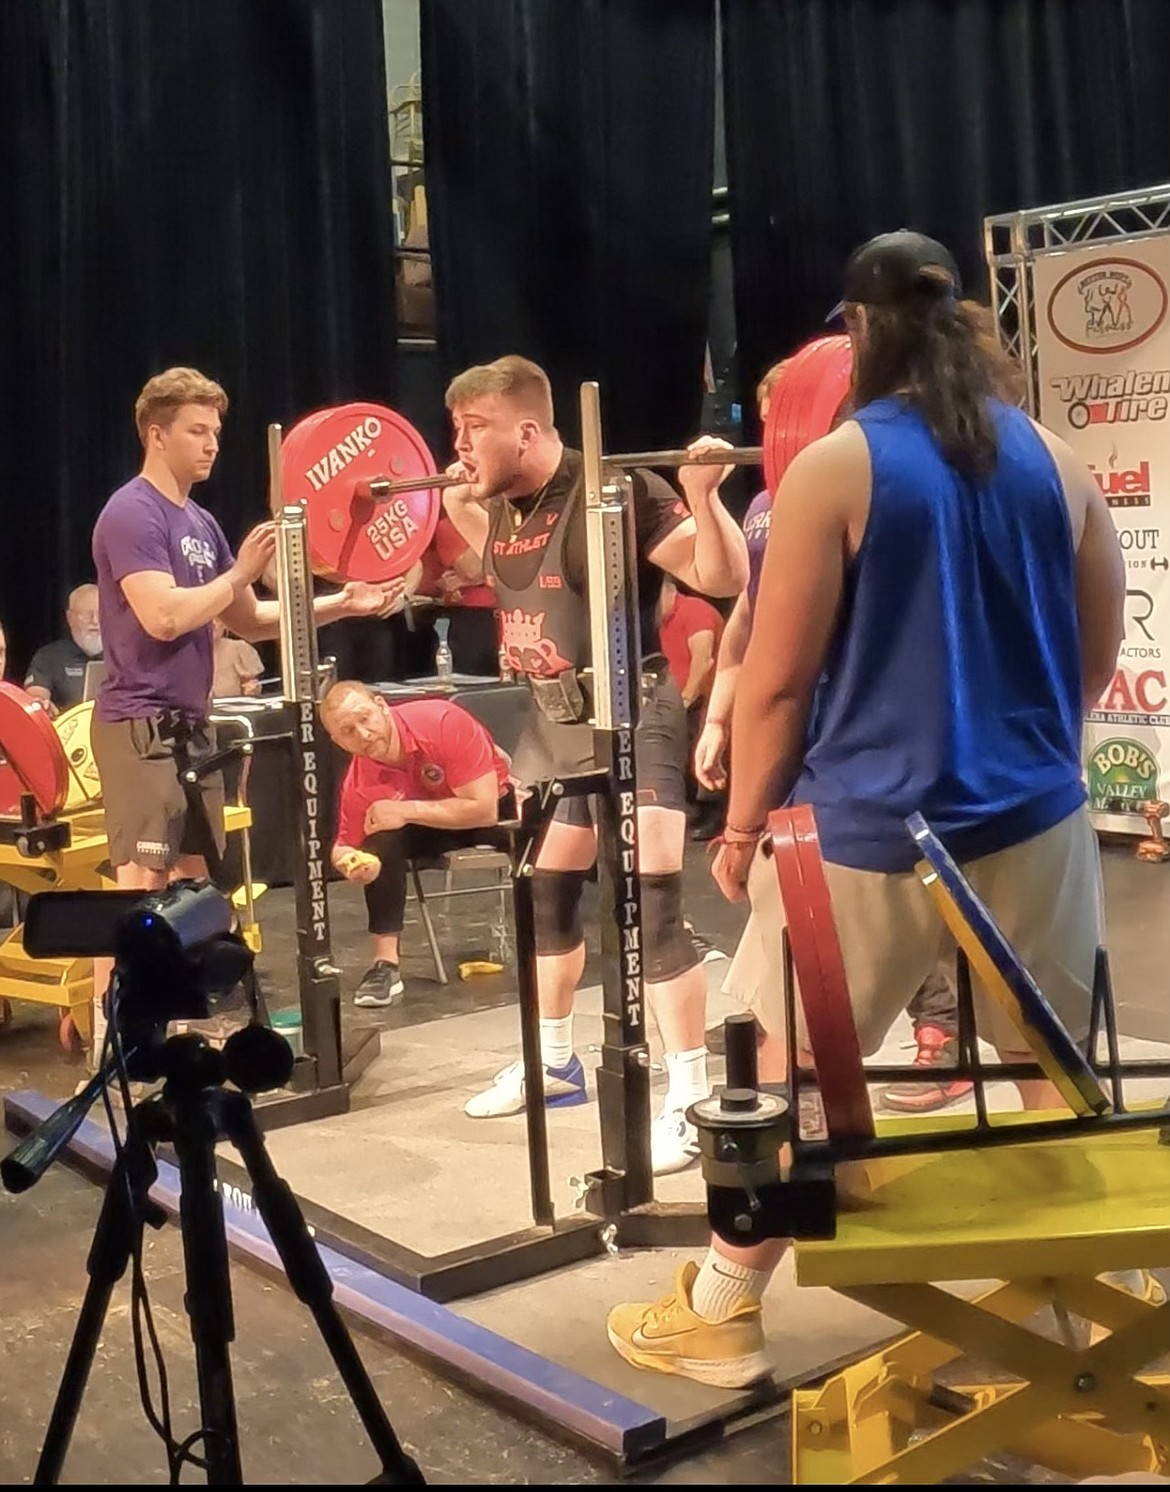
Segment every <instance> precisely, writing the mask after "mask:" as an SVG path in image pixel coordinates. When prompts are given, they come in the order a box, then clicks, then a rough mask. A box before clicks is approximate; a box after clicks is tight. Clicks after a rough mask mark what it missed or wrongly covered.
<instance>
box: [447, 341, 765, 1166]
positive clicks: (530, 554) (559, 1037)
mask: <svg viewBox="0 0 1170 1492" xmlns="http://www.w3.org/2000/svg"><path fill="white" fill-rule="evenodd" d="M447 406H448V408H449V409H450V410H451V413H452V419H453V421H454V426H455V437H456V438H455V450H456V454H457V456H458V460H457V461H456V463H455V464H454V465H453V466H452V467H450V468H448V474H449V475H453V476H463V477H466V479H467V481H466V485H459V486H454V487H450V488H448V489H447V490H446V491H445V492H444V494H443V503H444V506H445V508H446V510H447V513H448V516H449V517H450V519H451V521H452V522H453V523H454V524H455V526H456V528H457V529H458V530H459V532H460V533H461V534H462V535H463V537H464V539H465V540H466V541H467V544H468V546H469V548H471V549H472V550H473V551H474V552H475V553H476V554H479V555H481V556H482V557H483V566H484V572H485V574H486V575H488V576H490V578H491V580H492V583H493V584H494V585H495V588H496V593H497V602H498V605H499V609H500V618H501V634H502V638H503V645H504V647H505V649H506V651H507V654H508V659H509V661H510V663H511V665H512V668H513V669H514V670H515V671H516V673H517V674H520V675H525V676H527V677H528V678H529V680H530V682H532V685H533V690H534V698H536V699H538V700H540V699H546V698H547V699H551V698H552V696H553V695H556V694H558V692H559V690H560V686H561V685H563V686H564V688H565V691H566V692H567V694H571V691H572V687H573V685H574V683H575V681H576V679H577V675H578V673H579V672H580V670H582V669H585V668H587V667H588V666H589V607H588V597H587V583H586V582H587V577H586V564H585V524H584V501H583V494H582V480H581V457H580V455H579V454H578V453H577V452H575V451H568V450H566V449H565V447H564V445H563V443H562V441H561V438H560V436H559V435H558V434H557V430H556V426H555V424H554V422H553V407H552V395H551V392H550V389H549V383H548V379H547V377H546V376H545V374H544V372H543V371H542V370H541V369H540V368H538V367H537V366H536V365H535V364H534V363H529V362H527V361H526V360H525V359H523V358H518V357H506V358H500V359H499V360H498V361H497V362H495V363H491V364H488V365H487V366H486V367H480V368H471V369H469V370H468V371H467V372H466V373H463V374H461V375H460V376H459V377H458V378H456V379H455V380H454V382H453V383H452V384H451V386H450V388H449V389H448V391H447ZM723 444H725V443H724V442H716V441H711V440H703V441H700V442H696V445H695V447H694V449H695V450H696V452H697V451H698V450H700V449H709V448H713V447H718V446H720V445H723ZM726 470H727V468H723V467H719V466H710V465H709V466H690V467H683V468H681V469H680V472H679V481H680V486H681V488H682V499H680V497H679V494H678V493H677V492H676V491H675V490H674V489H673V488H672V487H671V486H670V485H669V484H668V483H667V482H665V481H664V480H663V479H662V478H661V477H658V476H655V475H654V474H652V473H650V472H638V473H635V502H636V508H635V514H636V527H637V534H638V585H639V605H640V608H641V612H642V642H643V657H644V659H645V660H646V668H647V671H651V672H654V671H656V667H655V663H656V655H657V654H658V651H659V649H658V638H657V629H656V625H655V622H654V611H655V608H656V605H657V600H658V594H659V591H660V590H661V585H662V574H663V572H665V573H667V574H670V575H673V576H674V577H675V578H676V579H678V580H681V581H682V582H683V583H684V584H686V585H688V586H690V587H691V588H692V589H694V590H698V591H701V592H703V593H705V594H706V595H710V596H732V595H737V594H738V593H739V591H740V590H742V589H743V587H744V585H745V584H746V582H747V549H746V546H745V543H744V539H743V535H742V533H741V532H740V529H739V526H738V524H736V522H735V521H734V519H733V518H732V517H731V515H730V514H729V513H728V512H727V511H726V510H725V509H724V507H723V504H722V502H721V501H720V499H719V484H720V482H721V481H722V480H723V477H724V476H725V474H726ZM534 715H535V717H536V718H535V724H534V727H533V730H532V731H531V732H530V733H529V737H528V739H526V740H524V741H522V742H521V745H520V747H519V748H518V750H517V753H516V757H515V764H516V771H517V775H518V776H520V777H521V780H527V781H535V780H537V779H538V778H539V777H541V776H548V775H550V773H551V772H552V771H554V770H555V771H572V770H576V771H583V770H586V769H587V768H588V766H589V765H590V764H591V762H590V756H589V753H591V748H592V733H591V731H590V729H589V727H588V725H585V724H571V723H563V720H562V722H560V723H555V724H553V723H550V721H549V719H548V718H546V717H545V716H542V715H540V714H538V713H537V712H536V711H534ZM676 717H677V718H676ZM572 718H574V717H573V716H572V715H569V716H568V719H570V720H571V719H572ZM577 718H580V717H579V716H578V717H577ZM685 731H686V722H685V716H684V715H683V712H682V709H681V705H680V704H679V702H678V697H677V691H674V689H673V685H669V684H666V683H664V684H663V685H662V686H661V687H660V689H659V697H658V699H657V700H655V702H654V704H653V705H652V706H651V707H650V709H649V710H648V711H647V712H646V714H645V715H644V717H643V719H642V722H641V723H640V725H639V728H638V733H637V737H636V740H637V744H638V780H639V788H640V791H639V804H638V845H639V850H638V853H639V872H640V876H641V880H642V897H643V924H644V926H643V932H644V937H645V941H646V985H647V995H648V1000H649V1004H650V1007H651V1009H652V1011H653V1012H654V1016H655V1019H656V1020H657V1022H658V1027H659V1031H660V1032H661V1034H662V1040H663V1045H664V1046H665V1048H666V1063H667V1070H668V1073H669V1086H668V1090H667V1094H666V1099H665V1103H664V1106H663V1110H662V1112H661V1113H660V1114H659V1115H658V1117H657V1118H656V1119H655V1121H654V1127H653V1132H652V1151H653V1161H654V1170H655V1172H656V1174H659V1175H662V1174H664V1173H666V1172H667V1171H674V1170H681V1169H682V1168H683V1167H684V1166H686V1165H688V1164H689V1163H690V1161H691V1159H693V1158H694V1156H695V1155H696V1154H697V1144H696V1142H695V1135H694V1132H693V1130H692V1129H691V1128H690V1126H689V1125H687V1123H686V1120H685V1118H684V1117H683V1116H684V1111H685V1110H686V1108H687V1107H688V1106H689V1105H690V1104H691V1103H693V1102H694V1101H695V1100H696V1099H697V1098H700V1097H703V1096H705V1095H706V1094H707V1092H708V1084H707V1073H706V1047H705V1024H706V1022H705V1017H706V979H705V976H704V974H703V971H702V967H701V966H700V965H699V963H698V957H697V954H696V952H695V949H694V945H693V942H692V941H691V939H690V936H689V934H688V933H687V931H686V929H685V926H684V924H683V919H682V910H681V873H682V863H683V849H684V845H685V840H686V814H685V802H684V796H683V792H682V786H683V770H684V768H685V753H686V735H685ZM583 753H584V755H583ZM675 784H677V787H676V786H675ZM573 801H574V803H575V804H578V805H581V806H584V800H581V799H577V800H573ZM565 806H566V808H567V807H568V805H565ZM596 855H597V842H596V836H595V832H594V829H593V824H592V820H591V818H589V817H588V814H587V810H586V814H585V816H584V817H582V815H581V813H580V811H578V812H577V813H576V814H570V813H566V814H561V813H560V812H558V815H557V817H556V818H555V819H554V820H553V822H552V823H551V824H550V825H549V828H548V832H547V834H546V836H545V839H544V843H543V845H542V846H541V850H540V855H539V858H538V859H537V863H536V875H535V877H534V878H533V895H534V899H535V901H536V904H537V906H536V912H537V916H536V921H537V940H536V943H537V954H538V957H537V978H538V985H539V992H540V1016H541V1021H540V1029H541V1051H542V1055H543V1058H544V1063H545V1094H546V1100H547V1102H548V1103H549V1105H550V1106H560V1105H567V1104H573V1103H580V1102H583V1101H584V1096H585V1080H584V1074H583V1071H582V1068H581V1064H580V1061H579V1060H578V1059H577V1057H576V1056H575V1055H574V1052H573V1039H572V1034H571V1033H572V1016H573V1000H574V994H575V992H576V988H577V984H578V981H579V980H580V978H581V974H582V971H583V969H584V966H585V943H584V936H583V931H582V924H581V916H580V898H581V892H582V889H583V880H584V872H587V871H588V870H589V869H590V868H591V866H592V865H593V862H594V859H595V858H596ZM523 1106H524V1089H523V1069H522V1067H521V1065H520V1064H519V1063H515V1064H513V1066H512V1067H510V1068H507V1069H505V1071H504V1072H503V1073H501V1074H500V1075H499V1077H498V1078H497V1079H496V1082H495V1083H494V1084H493V1085H492V1087H491V1088H490V1089H489V1090H488V1091H487V1092H485V1093H483V1094H479V1095H477V1096H476V1097H475V1098H473V1099H472V1100H471V1101H470V1102H469V1103H468V1105H467V1112H468V1113H469V1114H471V1115H472V1116H473V1117H475V1118H491V1117H496V1116H497V1115H501V1114H512V1113H518V1112H520V1110H521V1109H522V1108H523Z"/></svg>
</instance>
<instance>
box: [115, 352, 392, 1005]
mask: <svg viewBox="0 0 1170 1492" xmlns="http://www.w3.org/2000/svg"><path fill="white" fill-rule="evenodd" d="M227 403H228V401H227V395H226V394H225V393H224V391H223V389H222V388H221V387H220V386H219V384H217V383H214V382H213V381H212V380H211V379H209V378H206V377H204V375H203V374H202V373H198V372H196V371H195V370H194V369H193V368H171V369H168V371H167V372H165V373H160V374H158V375H157V376H156V377H154V378H152V379H151V380H150V381H149V383H147V385H146V387H145V388H144V389H143V390H142V393H141V394H140V395H139V396H138V401H137V403H136V404H135V407H134V418H135V423H136V424H137V427H138V433H139V436H140V437H141V440H142V445H143V449H144V452H145V455H144V458H143V463H142V471H141V472H140V473H139V475H138V476H137V477H135V478H133V480H131V481H129V482H127V483H126V484H125V486H123V487H119V489H118V490H117V492H115V493H114V494H113V496H112V497H111V498H110V499H109V501H108V502H107V503H106V505H105V507H104V508H103V509H102V511H101V514H100V515H99V517H98V520H97V524H96V525H95V527H94V531H93V557H94V563H95V565H96V567H97V582H98V611H99V616H100V623H101V632H102V639H103V643H104V647H105V663H106V677H105V681H104V683H103V684H102V687H101V691H100V693H99V695H98V699H97V703H96V706H95V708H94V722H93V735H92V744H93V753H94V760H95V762H96V764H97V768H98V772H99V774H100V776H101V783H102V800H103V806H104V809H105V817H106V832H107V835H108V837H109V846H110V863H111V865H112V866H113V867H114V873H115V877H116V880H117V883H118V885H119V886H122V887H126V888H127V889H131V890H140V891H156V890H159V889H160V888H161V887H163V886H165V885H166V884H167V882H168V880H175V879H178V878H179V877H183V876H196V877H202V876H206V874H207V864H206V860H205V859H204V855H203V851H204V850H205V849H208V848H210V845H209V844H208V842H207V840H206V838H205V837H204V835H205V830H204V829H203V826H202V825H201V824H200V823H196V822H192V821H191V820H192V819H193V818H195V817H197V816H195V815H190V816H189V814H188V810H187V800H186V798H185V796H184V793H183V790H182V787H181V785H180V782H179V778H178V773H177V771H176V766H175V758H174V738H175V734H176V731H179V732H181V733H182V735H183V737H184V739H185V740H186V743H187V751H188V754H189V756H190V758H191V762H192V764H193V765H194V766H196V767H197V766H198V765H199V763H200V761H202V760H205V759H206V758H207V757H208V756H209V755H210V754H211V753H212V752H213V751H214V750H215V738H214V731H213V729H212V727H211V726H210V725H209V723H208V719H207V716H208V707H209V700H210V697H211V684H212V675H213V643H212V633H211V623H212V621H213V620H214V619H215V618H217V617H222V618H223V620H224V622H225V624H226V625H227V626H228V627H229V628H230V629H231V630H232V631H233V632H235V633H237V634H238V635H239V636H241V637H245V638H248V639H249V640H252V641H256V640H259V639H261V638H265V637H275V636H276V635H277V634H278V632H279V612H278V609H277V603H276V602H275V601H260V600H258V599H257V597H256V593H255V591H254V590H253V589H252V584H253V582H254V581H255V580H257V579H258V578H259V577H260V575H261V574H262V572H263V571H264V570H265V568H266V567H267V566H268V565H269V563H270V562H271V560H272V558H273V555H274V551H275V545H276V536H275V530H274V527H273V525H272V524H271V523H261V524H260V525H259V526H258V527H257V528H254V529H253V530H252V532H251V533H250V534H248V536H247V537H246V538H245V539H244V542H243V543H242V544H241V546H240V552H239V554H238V556H236V557H234V558H233V556H232V552H231V549H230V547H229V545H228V542H227V540H226V539H225V538H224V534H223V530H222V529H221V528H220V526H219V524H218V523H217V522H216V520H215V519H214V518H213V517H212V516H211V514H210V513H208V512H207V511H206V509H204V508H202V507H200V506H199V504H198V503H197V502H195V501H194V500H193V499H192V497H191V489H192V488H193V487H194V486H195V485H196V484H197V483H198V482H204V481H206V480H207V478H208V477H209V476H210V475H211V469H212V467H213V466H214V465H215V458H216V456H217V454H218V451H219V434H220V423H221V420H222V418H223V416H224V414H225V413H226V411H227ZM401 589H402V587H401V582H398V581H395V582H393V583H392V584H390V585H385V586H381V585H366V584H364V583H362V582H354V581H351V582H350V583H349V584H347V585H346V586H345V587H344V588H343V589H342V590H340V591H337V592H334V593H333V594H332V595H328V596H318V597H317V598H316V600H315V601H314V603H313V604H314V612H315V616H316V620H317V622H318V624H320V623H322V622H328V621H336V620H337V619H338V618H340V617H345V616H385V615H388V614H389V612H390V611H392V610H393V609H394V608H395V606H396V605H397V604H399V602H400V595H401ZM200 787H201V790H202V796H203V801H204V803H205V805H206V807H207V809H208V814H207V817H208V819H209V821H210V829H211V834H212V837H213V839H214V841H215V843H216V845H217V847H218V848H219V849H221V850H222V848H223V779H222V777H221V775H220V773H219V772H212V773H209V774H208V775H207V776H205V777H203V778H202V779H201V782H200ZM102 962H104V961H102ZM101 972H102V970H101V967H100V964H99V967H98V968H95V983H94V987H95V989H98V990H101V989H104V982H102V981H101V980H100V978H99V976H100V974H101Z"/></svg>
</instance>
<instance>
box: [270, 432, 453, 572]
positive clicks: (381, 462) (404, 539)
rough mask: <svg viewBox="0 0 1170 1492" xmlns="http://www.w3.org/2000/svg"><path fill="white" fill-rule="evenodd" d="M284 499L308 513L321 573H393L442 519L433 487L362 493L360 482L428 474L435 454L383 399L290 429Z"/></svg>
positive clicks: (418, 553)
mask: <svg viewBox="0 0 1170 1492" xmlns="http://www.w3.org/2000/svg"><path fill="white" fill-rule="evenodd" d="M281 471H282V477H283V482H284V500H285V502H290V503H291V502H303V503H304V504H305V505H306V507H307V509H308V515H309V522H308V539H309V557H310V561H311V563H312V566H313V569H314V570H316V571H317V572H318V573H320V574H327V575H334V576H338V577H340V578H341V579H344V580H370V581H382V580H393V579H395V578H396V577H397V576H399V575H405V574H406V572H407V571H408V570H409V569H410V568H411V567H412V566H413V565H415V564H416V563H417V562H418V561H419V560H420V559H421V558H422V556H423V553H424V551H425V550H426V548H427V545H428V544H429V543H430V542H431V538H432V537H433V535H434V532H435V525H436V524H437V523H438V521H439V512H440V509H441V506H442V504H441V502H440V500H439V496H438V493H437V492H436V491H435V489H434V488H433V487H420V488H418V489H417V490H416V491H413V492H401V493H397V494H396V495H395V496H394V497H391V498H386V499H373V498H369V497H364V498H363V497H358V496H356V495H355V488H356V486H357V484H358V483H363V484H364V483H369V482H372V481H377V480H379V479H387V478H388V479H389V480H391V481H394V480H397V479H399V478H402V477H429V476H433V475H434V473H435V462H434V457H433V456H432V455H431V453H430V451H429V450H428V449H427V445H426V442H425V441H424V440H423V438H422V436H421V435H420V434H419V433H418V431H417V430H416V429H415V428H414V426H413V425H411V424H410V422H409V421H407V420H405V419H403V417H402V416H401V415H399V414H395V413H394V411H393V410H392V409H386V408H384V407H383V406H382V405H380V404H343V405H339V406H338V408H336V409H329V410H318V411H317V413H315V414H312V415H309V416H307V417H306V418H305V419H303V420H301V421H299V422H298V423H297V424H296V425H294V426H293V428H292V429H291V430H290V431H289V432H288V435H287V436H286V437H285V440H284V444H283V446H282V447H281Z"/></svg>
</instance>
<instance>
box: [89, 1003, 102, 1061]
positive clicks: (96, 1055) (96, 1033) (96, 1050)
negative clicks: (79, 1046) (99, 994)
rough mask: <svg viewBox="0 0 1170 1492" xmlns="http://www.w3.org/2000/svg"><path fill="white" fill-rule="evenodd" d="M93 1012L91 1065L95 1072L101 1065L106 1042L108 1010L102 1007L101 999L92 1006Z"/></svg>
mask: <svg viewBox="0 0 1170 1492" xmlns="http://www.w3.org/2000/svg"><path fill="white" fill-rule="evenodd" d="M90 1008H91V1010H92V1012H93V1033H92V1040H93V1048H92V1052H93V1057H92V1062H91V1066H92V1067H93V1070H94V1072H96V1071H97V1070H98V1068H99V1067H100V1066H101V1060H102V1048H103V1047H104V1046H105V1044H106V1012H105V1011H104V1010H103V1009H102V1002H101V1000H95V1001H94V1002H93V1005H92V1006H91V1007H90Z"/></svg>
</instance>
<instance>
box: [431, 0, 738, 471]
mask: <svg viewBox="0 0 1170 1492" xmlns="http://www.w3.org/2000/svg"><path fill="white" fill-rule="evenodd" d="M421 7H422V64H423V110H424V116H423V128H424V136H425V144H426V159H427V195H428V203H429V213H430V226H431V250H432V254H433V256H434V270H435V299H436V308H437V314H438V320H439V337H440V348H441V352H442V356H443V362H444V368H445V371H446V372H447V373H448V374H450V373H452V372H455V371H458V370H459V369H460V368H462V367H466V366H467V365H468V364H470V363H474V362H481V361H485V360H488V359H491V358H494V357H498V356H500V355H501V354H503V353H506V352H519V353H523V354H525V355H526V356H529V357H532V358H535V359H536V360H537V361H538V362H540V363H541V364H542V365H543V366H544V367H545V368H546V369H547V370H548V372H549V374H550V376H551V377H552V379H553V386H554V391H555V394H556V397H557V406H558V420H559V423H560V425H561V427H562V430H563V431H564V432H565V434H566V435H567V436H569V437H570V438H572V437H574V436H575V434H576V430H577V424H578V421H577V417H576V390H577V385H578V383H579V382H580V381H581V380H582V379H587V378H594V379H597V380H598V381H599V382H600V384H601V388H602V400H603V405H602V413H603V418H604V420H605V426H606V431H607V444H608V445H609V446H610V449H613V448H615V447H625V448H627V449H629V448H630V447H637V446H646V445H654V446H657V445H668V446H673V445H677V444H678V443H679V441H680V440H681V439H682V438H683V437H684V436H686V435H688V434H689V433H691V432H693V431H695V430H697V428H698V421H699V413H700V408H701V403H702V375H703V353H704V347H705V343H706V334H707V303H708V287H709V277H710V269H709V266H710V253H709V248H710V216H711V172H712V152H713V140H714V89H715V82H714V36H715V32H714V26H715V17H714V6H713V3H712V0H657V3H650V0H490V3H468V0H421Z"/></svg>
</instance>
